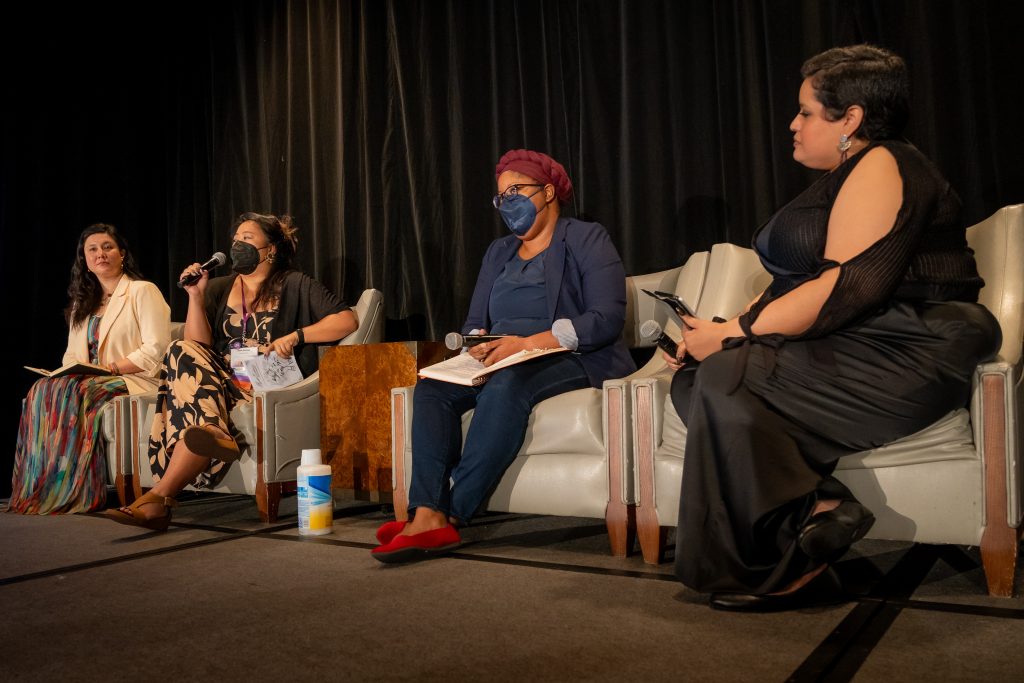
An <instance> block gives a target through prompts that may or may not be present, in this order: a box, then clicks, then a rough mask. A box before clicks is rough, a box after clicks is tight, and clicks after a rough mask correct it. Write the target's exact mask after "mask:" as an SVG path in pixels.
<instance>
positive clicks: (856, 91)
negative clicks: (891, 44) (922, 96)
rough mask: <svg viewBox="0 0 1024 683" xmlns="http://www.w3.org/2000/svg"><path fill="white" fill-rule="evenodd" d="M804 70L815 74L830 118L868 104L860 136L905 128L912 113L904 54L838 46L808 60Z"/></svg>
mask: <svg viewBox="0 0 1024 683" xmlns="http://www.w3.org/2000/svg"><path fill="white" fill-rule="evenodd" d="M800 74H801V75H802V76H803V77H804V78H810V79H811V86H812V87H813V88H814V92H815V96H816V97H817V98H818V101H819V102H821V104H822V106H823V107H824V109H825V114H826V118H828V119H829V120H830V121H836V120H838V119H839V118H841V117H842V116H843V115H844V114H845V113H846V110H847V109H849V108H850V107H851V106H853V105H859V106H860V107H861V108H863V109H864V120H863V122H862V123H861V125H860V128H859V129H857V132H856V133H855V134H854V135H855V136H857V137H861V138H865V139H867V140H890V139H892V138H897V137H899V136H900V135H901V134H902V133H903V129H904V128H905V127H906V125H907V119H908V118H910V96H909V91H910V86H909V82H908V78H907V65H906V63H905V62H904V61H903V58H902V57H900V56H899V55H897V54H894V53H892V52H889V51H888V50H885V49H883V48H880V47H876V46H874V45H850V46H847V47H834V48H832V49H831V50H825V51H824V52H822V53H821V54H817V55H815V56H813V57H811V58H810V59H808V60H807V61H806V62H804V65H803V67H802V68H801V69H800Z"/></svg>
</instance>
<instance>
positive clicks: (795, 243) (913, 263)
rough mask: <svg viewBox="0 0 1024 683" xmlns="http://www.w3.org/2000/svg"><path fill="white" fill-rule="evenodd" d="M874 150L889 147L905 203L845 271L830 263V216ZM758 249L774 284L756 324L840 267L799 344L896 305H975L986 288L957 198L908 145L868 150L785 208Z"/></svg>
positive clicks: (757, 239) (758, 237) (763, 232)
mask: <svg viewBox="0 0 1024 683" xmlns="http://www.w3.org/2000/svg"><path fill="white" fill-rule="evenodd" d="M874 147H884V148H885V149H887V150H889V152H890V153H892V155H893V156H894V157H895V159H896V163H897V165H898V167H899V172H900V176H901V178H902V179H903V204H902V206H901V207H900V210H899V213H898V214H897V216H896V223H895V225H894V226H893V228H892V230H890V231H889V233H888V234H887V235H885V236H884V237H882V238H881V239H880V240H878V241H877V242H876V243H875V244H873V245H871V246H870V247H868V248H867V249H866V250H865V251H864V252H863V253H861V254H858V255H857V256H855V257H854V258H852V259H850V260H849V261H847V262H846V263H843V264H841V265H840V264H837V263H836V262H835V261H832V260H829V259H826V258H825V241H826V238H827V236H828V220H829V214H830V213H831V210H832V206H833V204H834V203H835V199H836V196H837V195H838V194H839V190H840V188H842V186H843V183H844V182H845V181H846V178H847V177H849V175H850V173H851V172H852V171H853V169H854V168H855V167H856V166H857V164H858V163H859V162H860V160H861V159H863V158H864V155H865V154H866V153H867V151H868V150H870V149H873V148H874ZM753 242H754V249H755V250H756V251H757V252H758V255H759V256H760V258H761V263H762V264H763V265H764V267H765V268H766V269H767V270H768V272H769V273H771V274H772V276H773V280H772V284H771V286H770V287H769V288H768V290H767V291H766V292H765V294H764V295H763V296H762V297H761V298H760V300H758V301H757V303H755V304H754V306H753V307H752V308H751V312H750V316H749V318H748V320H749V321H750V322H751V323H753V321H754V320H756V319H757V316H758V315H759V314H760V312H761V311H762V310H763V309H764V307H765V306H767V305H768V304H769V303H771V302H772V301H774V300H775V299H777V298H779V297H780V296H782V295H783V294H786V293H787V292H789V291H790V290H792V289H794V288H795V287H797V286H799V285H800V284H802V283H804V282H807V281H808V280H811V279H814V278H816V277H818V276H819V275H821V273H823V272H824V271H826V270H829V269H831V268H835V267H838V268H839V278H838V280H837V281H836V284H835V287H834V288H833V290H832V293H831V294H830V295H829V297H828V299H827V300H826V301H825V304H824V305H823V306H822V309H821V312H820V313H819V315H818V318H817V319H816V320H815V321H814V323H813V324H812V325H811V327H810V328H809V329H808V330H806V331H805V332H804V333H802V334H800V335H796V337H798V338H809V337H820V336H822V335H825V334H828V333H829V332H833V331H835V330H838V329H842V328H845V327H849V326H851V325H854V324H856V323H857V322H859V321H861V320H863V319H865V318H867V317H868V316H870V315H872V314H874V313H877V312H879V311H880V310H882V309H884V308H885V307H886V306H887V305H888V304H889V302H891V301H894V300H901V301H906V300H921V301H924V300H928V301H977V300H978V291H979V290H980V289H981V287H982V286H983V285H984V282H983V281H982V279H981V277H979V276H978V269H977V267H976V265H975V262H974V252H972V251H971V249H970V248H969V247H968V246H967V239H966V233H965V227H964V225H963V223H962V222H961V221H960V199H959V197H957V195H956V193H955V192H954V191H953V189H952V188H951V187H950V185H949V183H947V182H946V181H945V180H944V179H943V178H942V176H941V175H940V174H939V172H938V170H937V169H936V168H935V166H934V165H933V164H932V163H931V162H930V161H929V160H928V159H926V158H925V157H924V155H922V154H921V152H919V151H918V150H917V149H916V148H915V147H914V146H912V145H910V144H909V143H906V142H899V141H895V140H887V141H882V142H875V143H872V144H870V145H869V146H868V147H867V148H865V149H864V150H862V151H861V152H859V153H858V154H856V155H854V156H853V157H851V158H850V159H849V160H847V161H846V163H844V164H842V165H841V166H840V167H839V168H837V169H836V170H834V171H832V172H831V173H828V174H826V175H824V176H822V177H821V178H819V179H818V181H817V182H815V183H814V184H813V185H811V186H810V187H809V188H807V189H806V190H805V191H804V192H803V193H801V194H800V195H799V196H798V197H797V198H796V199H794V200H793V201H791V202H790V203H789V204H787V205H786V206H784V207H783V208H782V209H780V210H779V211H778V212H777V213H776V214H775V215H774V216H772V218H771V219H769V220H768V222H767V223H765V224H764V225H763V226H761V228H760V229H759V230H758V232H757V233H756V234H755V235H754V240H753Z"/></svg>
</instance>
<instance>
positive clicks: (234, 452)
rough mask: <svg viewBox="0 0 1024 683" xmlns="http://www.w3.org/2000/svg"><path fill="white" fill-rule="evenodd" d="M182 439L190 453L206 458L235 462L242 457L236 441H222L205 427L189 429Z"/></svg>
mask: <svg viewBox="0 0 1024 683" xmlns="http://www.w3.org/2000/svg"><path fill="white" fill-rule="evenodd" d="M181 438H182V440H183V441H184V442H185V446H187V447H188V449H189V450H190V451H192V452H193V453H195V454H196V455H201V456H203V457H204V458H213V459H214V460H220V461H221V462H234V461H236V460H238V459H239V458H240V457H242V454H241V453H240V452H239V450H238V444H237V443H235V440H234V439H222V438H220V437H218V436H217V435H216V434H214V433H213V432H211V431H210V430H209V429H206V428H204V427H189V428H188V429H186V430H185V431H184V433H183V434H182V436H181Z"/></svg>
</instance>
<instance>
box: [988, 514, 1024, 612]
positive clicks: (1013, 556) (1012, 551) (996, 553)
mask: <svg viewBox="0 0 1024 683" xmlns="http://www.w3.org/2000/svg"><path fill="white" fill-rule="evenodd" d="M1018 537H1019V534H1018V533H1017V529H1014V528H1012V527H1008V526H1006V525H1005V524H1000V525H993V524H989V525H988V526H986V527H985V532H984V534H982V537H981V564H982V567H983V568H984V570H985V582H986V583H987V584H988V594H989V595H992V596H996V597H1000V598H1012V597H1013V579H1014V576H1016V573H1017V552H1018V545H1019V544H1018Z"/></svg>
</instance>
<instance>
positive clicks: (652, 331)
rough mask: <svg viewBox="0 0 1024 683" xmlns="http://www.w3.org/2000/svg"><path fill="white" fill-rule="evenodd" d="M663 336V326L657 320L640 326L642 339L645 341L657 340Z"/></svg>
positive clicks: (645, 322) (648, 321)
mask: <svg viewBox="0 0 1024 683" xmlns="http://www.w3.org/2000/svg"><path fill="white" fill-rule="evenodd" d="M660 334H661V325H659V324H658V321H656V320H647V321H644V323H643V324H642V325H640V338H641V339H645V340H648V341H650V340H652V339H657V338H658V336H659V335H660Z"/></svg>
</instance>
